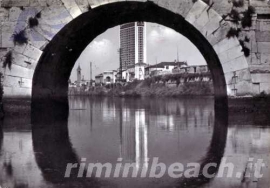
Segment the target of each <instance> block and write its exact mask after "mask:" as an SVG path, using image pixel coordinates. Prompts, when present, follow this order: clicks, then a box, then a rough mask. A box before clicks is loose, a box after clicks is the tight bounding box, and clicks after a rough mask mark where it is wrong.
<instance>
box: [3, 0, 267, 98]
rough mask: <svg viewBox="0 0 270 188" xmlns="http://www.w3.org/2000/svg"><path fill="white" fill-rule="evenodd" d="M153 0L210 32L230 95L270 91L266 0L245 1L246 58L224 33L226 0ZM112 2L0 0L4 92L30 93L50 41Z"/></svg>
mask: <svg viewBox="0 0 270 188" xmlns="http://www.w3.org/2000/svg"><path fill="white" fill-rule="evenodd" d="M119 1H120V0H119ZM137 1H141V2H145V1H146V0H137ZM151 1H153V3H155V4H157V5H158V6H161V7H163V8H166V9H168V10H170V11H172V12H174V13H177V14H180V15H182V16H183V17H184V18H185V19H186V21H188V22H189V23H190V24H192V25H193V26H194V27H195V28H196V29H197V30H199V31H200V32H201V33H202V34H203V35H204V36H205V37H206V39H207V40H208V41H209V43H210V44H211V45H212V46H213V48H214V50H215V51H216V54H217V55H218V57H219V60H220V62H221V64H222V68H223V72H224V75H225V79H226V84H227V91H228V94H229V95H239V96H241V95H255V94H259V93H261V92H263V91H265V92H266V93H270V3H269V1H268V0H249V1H247V0H246V1H245V3H246V5H252V6H254V7H255V8H256V14H255V15H254V16H253V26H252V27H251V28H248V29H245V31H244V32H245V33H246V35H248V36H249V38H250V41H249V42H248V47H249V49H250V51H251V54H250V56H249V57H247V58H246V57H245V56H244V53H243V52H242V47H241V46H240V44H239V41H238V39H236V38H230V39H228V38H226V34H227V32H228V30H229V28H230V23H228V22H225V21H222V17H221V16H222V15H223V14H226V13H227V12H228V11H230V8H231V4H230V3H228V2H227V1H226V0H212V1H211V2H214V4H213V7H212V8H209V6H208V5H207V4H205V3H204V2H203V1H201V0H197V1H195V0H151ZM114 2H117V0H0V61H1V67H0V71H1V72H2V73H3V74H4V81H3V84H4V96H5V97H30V96H31V88H32V78H33V74H34V71H35V68H36V65H37V63H38V61H39V58H40V57H41V55H42V53H43V49H44V48H45V46H46V45H47V44H49V43H50V40H52V38H53V37H54V36H55V35H56V34H57V33H58V32H59V31H60V30H61V29H62V28H63V27H64V26H65V25H66V24H67V23H69V22H71V21H72V20H73V19H75V18H76V17H78V16H80V15H81V14H83V13H84V12H86V11H88V9H89V8H88V7H89V6H90V7H91V8H92V9H94V8H95V7H98V6H106V4H108V3H114ZM246 7H247V6H246ZM38 13H41V16H40V18H38V22H39V24H38V26H37V27H34V28H30V27H29V25H28V19H29V18H30V17H35V16H36V15H37V14H38ZM220 23H222V24H220ZM220 25H221V27H220ZM218 27H220V29H219V30H218V31H217V32H216V33H215V34H214V35H211V34H209V33H213V32H214V31H215V30H216V29H217V28H218ZM24 29H25V33H26V36H27V38H28V43H27V44H23V45H18V44H14V42H13V35H14V34H17V33H19V32H20V31H22V30H24ZM9 51H12V55H13V59H12V62H13V64H12V67H11V70H9V68H2V62H3V61H4V56H5V55H6V53H7V52H9Z"/></svg>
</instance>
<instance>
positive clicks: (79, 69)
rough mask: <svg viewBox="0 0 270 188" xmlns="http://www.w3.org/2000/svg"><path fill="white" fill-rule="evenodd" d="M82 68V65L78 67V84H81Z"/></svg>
mask: <svg viewBox="0 0 270 188" xmlns="http://www.w3.org/2000/svg"><path fill="white" fill-rule="evenodd" d="M81 71H82V69H81V67H80V65H79V66H78V68H77V86H80V83H81V79H82V72H81Z"/></svg>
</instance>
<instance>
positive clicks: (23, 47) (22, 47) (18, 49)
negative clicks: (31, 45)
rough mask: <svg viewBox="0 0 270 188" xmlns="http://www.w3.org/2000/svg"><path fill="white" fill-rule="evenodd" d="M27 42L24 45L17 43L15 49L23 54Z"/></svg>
mask: <svg viewBox="0 0 270 188" xmlns="http://www.w3.org/2000/svg"><path fill="white" fill-rule="evenodd" d="M26 46H27V44H24V45H15V46H14V48H13V50H14V51H15V52H17V53H20V54H22V53H23V52H24V50H25V48H26Z"/></svg>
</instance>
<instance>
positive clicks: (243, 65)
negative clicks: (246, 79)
mask: <svg viewBox="0 0 270 188" xmlns="http://www.w3.org/2000/svg"><path fill="white" fill-rule="evenodd" d="M222 67H223V71H224V73H228V72H233V71H238V70H242V69H247V68H248V63H247V60H246V58H245V56H241V57H238V58H236V59H234V60H232V61H229V62H227V63H224V64H222Z"/></svg>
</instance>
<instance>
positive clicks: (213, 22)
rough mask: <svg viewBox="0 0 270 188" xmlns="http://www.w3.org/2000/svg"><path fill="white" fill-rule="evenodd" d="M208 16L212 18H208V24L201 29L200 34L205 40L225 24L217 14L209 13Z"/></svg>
mask: <svg viewBox="0 0 270 188" xmlns="http://www.w3.org/2000/svg"><path fill="white" fill-rule="evenodd" d="M210 14H212V16H211V17H209V22H208V23H207V24H206V25H205V26H204V27H203V28H202V34H203V35H204V36H205V37H207V38H208V37H211V36H212V35H214V34H215V32H216V31H217V30H218V29H219V28H220V27H221V25H222V24H223V23H225V22H224V21H222V17H221V16H220V15H219V14H218V13H217V12H214V11H210Z"/></svg>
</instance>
